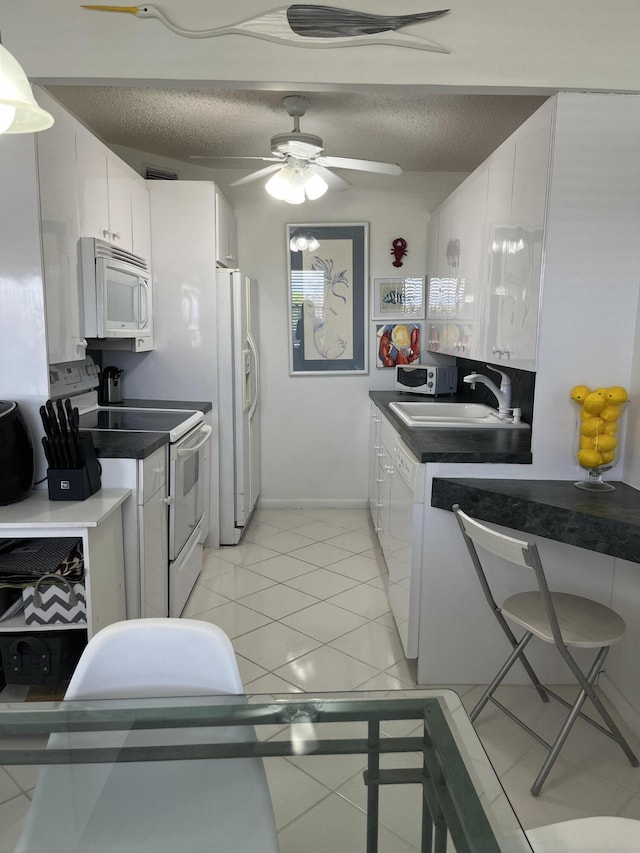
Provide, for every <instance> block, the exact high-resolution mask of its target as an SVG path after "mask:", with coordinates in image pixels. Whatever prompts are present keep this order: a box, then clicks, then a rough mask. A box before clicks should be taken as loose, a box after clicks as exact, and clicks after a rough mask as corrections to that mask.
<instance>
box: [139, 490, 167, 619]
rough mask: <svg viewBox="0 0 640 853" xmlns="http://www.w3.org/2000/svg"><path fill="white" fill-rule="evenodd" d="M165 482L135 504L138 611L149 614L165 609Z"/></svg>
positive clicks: (156, 614) (164, 610)
mask: <svg viewBox="0 0 640 853" xmlns="http://www.w3.org/2000/svg"><path fill="white" fill-rule="evenodd" d="M166 497H167V492H166V486H164V485H163V486H162V487H161V488H160V489H158V491H157V492H156V493H155V495H152V496H151V498H149V500H148V501H147V502H146V503H145V504H144V506H141V507H138V530H139V531H140V598H141V605H142V606H141V612H142V614H143V615H144V616H145V617H147V618H149V617H154V616H162V617H164V616H166V615H167V614H168V612H169V583H168V565H169V547H168V542H169V537H168V532H167V523H168V522H167V503H166Z"/></svg>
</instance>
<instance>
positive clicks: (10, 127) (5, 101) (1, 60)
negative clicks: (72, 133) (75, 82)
mask: <svg viewBox="0 0 640 853" xmlns="http://www.w3.org/2000/svg"><path fill="white" fill-rule="evenodd" d="M52 124H53V116H52V115H50V114H49V113H48V112H47V111H46V110H43V109H42V108H41V107H39V106H38V104H37V103H36V100H35V98H34V97H33V92H32V91H31V86H30V85H29V81H28V80H27V77H26V74H25V73H24V71H23V70H22V67H21V66H20V63H19V62H18V61H17V60H16V59H15V58H14V57H13V56H12V55H11V54H10V53H9V51H8V50H7V49H6V47H3V45H2V44H0V133H36V132H37V131H40V130H46V129H47V128H48V127H51V125H52Z"/></svg>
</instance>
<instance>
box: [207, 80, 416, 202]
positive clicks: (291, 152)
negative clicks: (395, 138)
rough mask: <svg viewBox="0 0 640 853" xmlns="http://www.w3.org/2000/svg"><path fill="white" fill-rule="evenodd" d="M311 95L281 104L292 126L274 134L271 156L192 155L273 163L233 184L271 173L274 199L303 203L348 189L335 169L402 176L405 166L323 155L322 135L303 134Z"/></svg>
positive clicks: (270, 189) (268, 186)
mask: <svg viewBox="0 0 640 853" xmlns="http://www.w3.org/2000/svg"><path fill="white" fill-rule="evenodd" d="M308 104H309V101H308V98H306V97H305V96H304V95H289V96H287V97H286V98H283V99H282V105H283V106H284V108H285V110H286V111H287V113H288V114H289V115H290V116H291V117H292V118H293V129H292V130H291V131H289V132H288V133H278V134H276V135H275V136H272V137H271V155H272V156H271V157H259V156H256V157H222V158H217V157H192V158H191V159H193V160H202V159H205V160H217V159H221V160H262V161H263V162H268V163H271V165H269V166H265V167H264V168H263V169H258V170H257V171H255V172H251V173H250V174H249V175H246V176H245V177H244V178H240V179H239V180H237V181H234V182H233V183H232V184H230V186H232V187H239V186H243V185H244V184H248V183H251V182H252V181H257V180H259V179H260V178H263V177H266V176H267V175H271V176H272V177H271V178H270V179H269V180H268V181H267V183H266V184H265V189H266V190H267V192H268V193H269V194H270V195H272V196H273V197H274V198H277V199H279V200H281V201H285V202H287V203H288V204H301V203H302V202H303V201H304V200H305V198H307V199H309V200H314V199H317V198H320V197H321V196H323V195H324V194H325V192H326V191H327V190H329V189H331V190H346V189H348V187H349V184H348V183H347V181H345V180H344V179H343V178H341V177H339V176H338V175H336V174H334V172H333V171H331V170H332V169H352V170H355V171H361V172H373V173H375V174H379V175H401V174H402V169H401V168H400V166H398V165H396V164H395V163H381V162H378V161H376V160H361V159H357V158H351V157H333V156H328V155H325V154H323V153H322V152H323V150H324V148H323V142H322V139H321V138H320V137H319V136H315V135H314V134H311V133H303V132H302V131H301V130H300V119H301V117H302V116H304V115H305V113H306V111H307V106H308Z"/></svg>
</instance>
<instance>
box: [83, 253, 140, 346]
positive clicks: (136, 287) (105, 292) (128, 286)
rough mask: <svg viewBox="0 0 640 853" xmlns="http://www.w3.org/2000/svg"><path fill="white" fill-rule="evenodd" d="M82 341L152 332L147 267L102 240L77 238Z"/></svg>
mask: <svg viewBox="0 0 640 853" xmlns="http://www.w3.org/2000/svg"><path fill="white" fill-rule="evenodd" d="M80 266H81V275H82V293H83V298H84V336H85V337H86V338H138V339H140V338H147V337H150V336H151V332H152V328H153V326H152V316H151V310H152V298H151V274H150V272H149V264H148V262H147V261H146V260H145V259H144V258H140V257H138V255H134V254H132V253H131V252H127V251H126V250H125V249H121V248H119V247H118V246H112V245H111V243H105V242H104V240H97V239H96V238H94V237H81V238H80Z"/></svg>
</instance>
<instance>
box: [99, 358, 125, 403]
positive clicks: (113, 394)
mask: <svg viewBox="0 0 640 853" xmlns="http://www.w3.org/2000/svg"><path fill="white" fill-rule="evenodd" d="M123 373H124V370H122V369H121V368H119V367H113V366H112V365H110V366H109V367H105V368H104V369H103V371H102V382H101V383H100V398H101V399H100V403H101V405H103V406H113V405H116V406H118V405H122V382H121V381H120V380H121V378H122V374H123Z"/></svg>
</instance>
